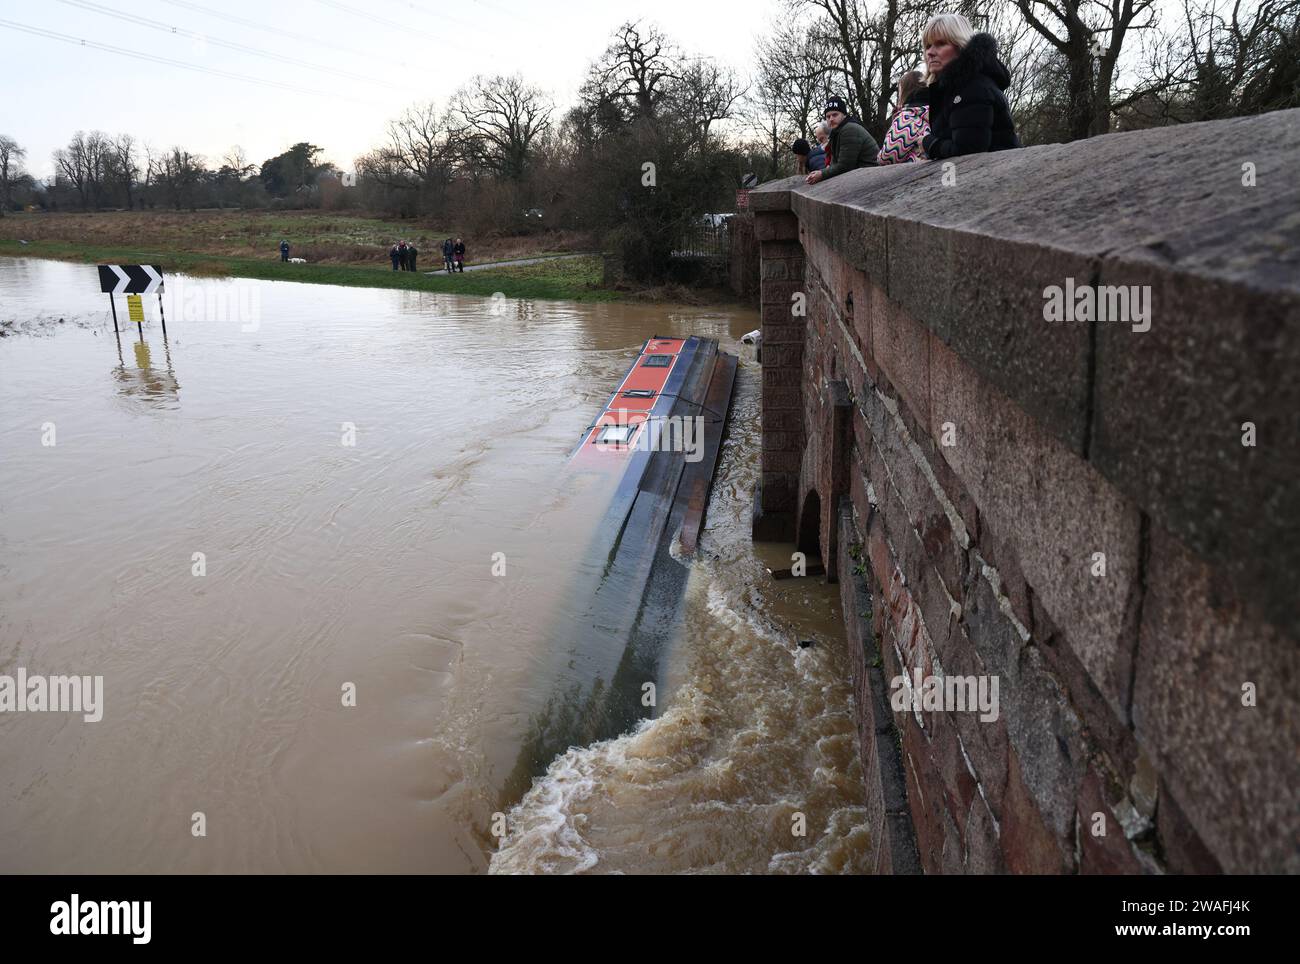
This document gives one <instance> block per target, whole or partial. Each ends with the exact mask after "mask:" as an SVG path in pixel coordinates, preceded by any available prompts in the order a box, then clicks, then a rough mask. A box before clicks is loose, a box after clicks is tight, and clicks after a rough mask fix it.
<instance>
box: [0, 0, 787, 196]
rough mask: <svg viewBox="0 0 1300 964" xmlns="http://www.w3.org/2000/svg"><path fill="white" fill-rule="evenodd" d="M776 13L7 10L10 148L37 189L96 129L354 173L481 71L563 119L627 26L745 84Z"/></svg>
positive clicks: (122, 4) (19, 1) (273, 2)
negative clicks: (412, 111) (391, 130)
mask: <svg viewBox="0 0 1300 964" xmlns="http://www.w3.org/2000/svg"><path fill="white" fill-rule="evenodd" d="M780 9H781V0H749V2H739V0H725V2H713V3H707V2H700V0H655V2H653V3H646V2H644V0H642V2H633V0H599V2H598V0H560V2H556V3H550V4H543V3H536V2H533V3H528V2H522V0H458V2H455V3H448V2H445V0H420V2H414V0H388V2H385V3H374V2H367V0H0V134H7V135H9V136H10V137H13V138H14V139H15V140H17V141H18V143H19V144H20V145H22V146H23V147H25V148H26V149H27V160H26V168H27V170H28V171H29V172H30V173H32V174H33V175H35V176H36V177H39V178H48V177H50V176H52V175H53V172H54V165H53V162H52V161H51V160H50V155H51V153H52V152H53V151H54V150H55V149H56V148H58V147H60V146H62V145H64V144H66V143H67V141H68V138H69V137H71V136H72V134H73V133H74V132H75V131H77V130H86V131H89V130H96V129H97V130H101V131H104V132H105V133H108V134H118V133H123V132H127V133H131V134H133V135H135V137H136V139H137V141H140V142H148V143H150V144H152V145H154V146H155V147H158V148H160V149H161V148H168V147H171V146H173V145H176V146H180V147H184V148H186V149H187V150H190V151H192V152H195V153H198V154H202V155H204V156H205V157H206V158H207V160H208V162H209V163H210V164H214V163H216V162H219V161H220V159H221V157H222V155H223V154H225V153H226V151H227V150H228V149H229V148H230V147H231V146H232V145H234V144H238V145H240V146H242V147H243V148H244V152H245V154H246V155H247V157H248V161H249V162H250V163H253V164H261V162H262V161H264V160H266V159H267V158H269V157H272V156H274V155H275V154H278V153H280V152H281V151H283V150H285V149H286V148H288V147H289V146H290V145H291V144H293V143H294V142H296V141H301V140H309V141H311V142H312V143H314V144H319V145H321V146H322V147H324V148H325V158H326V159H327V160H331V161H333V162H334V163H336V164H338V165H339V166H340V167H342V168H344V169H350V168H351V167H352V160H353V158H355V157H356V156H357V155H359V154H361V153H363V152H365V151H366V150H368V149H370V148H372V147H374V146H376V145H378V144H379V143H380V142H381V141H382V138H383V130H384V124H385V122H386V121H387V120H388V119H389V118H390V117H393V116H395V115H397V114H399V113H401V111H402V110H403V109H404V108H405V107H407V106H408V105H410V104H412V103H416V102H419V101H424V100H428V99H430V98H432V99H434V100H436V101H437V102H438V103H439V104H440V105H441V104H444V103H445V102H446V100H447V98H448V97H449V96H450V95H451V94H452V92H453V91H455V89H456V88H457V87H459V86H460V85H461V84H462V83H464V82H465V81H466V80H468V79H469V78H470V77H472V76H473V75H474V74H476V73H483V74H487V75H489V76H490V75H493V74H497V73H514V72H516V71H517V72H519V73H522V74H523V75H524V77H525V78H527V79H528V80H529V81H530V82H532V83H535V84H537V85H538V86H540V87H542V88H544V89H546V90H548V91H550V92H551V93H552V94H553V95H554V96H555V97H556V99H557V100H558V101H559V103H560V105H561V108H563V107H565V106H568V105H570V104H572V103H573V101H574V100H575V99H576V95H577V90H578V87H579V85H580V84H581V82H582V79H583V76H584V74H585V72H586V69H587V65H588V63H589V62H590V61H591V60H592V59H594V58H595V57H597V56H598V55H599V54H600V53H601V52H602V51H603V50H604V48H605V46H606V44H607V43H608V40H609V37H610V34H611V33H612V32H613V31H614V29H615V28H616V27H618V26H619V24H621V23H623V22H624V21H626V20H637V19H643V20H645V21H647V22H653V23H655V24H657V25H658V26H659V27H660V28H661V29H662V30H663V31H664V32H665V33H666V34H668V36H669V37H671V38H672V39H673V40H674V41H676V42H677V44H678V45H679V46H681V47H682V48H683V49H685V50H686V51H688V52H690V53H693V54H698V55H702V56H709V57H714V58H716V59H717V60H718V61H719V62H720V63H726V64H730V65H732V66H734V67H736V68H737V69H738V70H740V71H742V73H744V72H747V71H748V69H749V66H750V64H751V62H752V56H751V54H752V51H753V48H754V41H755V38H756V37H757V36H758V35H760V34H764V33H766V32H767V28H768V25H769V24H770V22H771V21H772V19H773V18H774V17H775V16H777V14H778V13H779V12H780ZM109 10H112V11H118V12H121V13H122V14H125V15H126V16H127V17H135V18H138V19H137V21H135V22H131V21H130V20H128V19H125V18H124V17H119V16H114V15H112V14H110V13H108V12H107V11H109ZM141 20H143V21H147V22H151V23H152V22H157V23H161V24H164V25H165V26H166V27H167V28H168V29H165V30H159V29H157V28H156V27H154V26H149V25H147V24H146V23H141V22H139V21H141ZM234 20H244V21H249V22H251V23H253V24H257V26H256V27H254V26H250V25H248V24H241V23H237V22H233V21H234ZM381 21H390V22H392V24H390V23H383V22H381ZM396 24H400V27H399V26H397V25H396ZM15 25H21V26H22V27H24V28H32V29H34V30H36V31H37V32H38V33H40V32H49V33H53V34H57V35H60V36H61V37H67V38H73V39H72V40H68V39H58V38H56V37H52V36H48V35H37V34H33V33H30V32H25V31H23V30H20V29H18V28H17V27H16V26H15ZM261 28H266V29H261ZM173 29H174V30H175V32H172V30H173ZM195 34H198V35H202V36H194V35H195ZM82 40H85V41H93V42H95V43H99V44H104V45H108V46H112V47H116V48H120V49H122V50H125V51H130V53H131V54H132V55H140V56H128V55H126V54H123V53H114V52H110V51H107V50H102V49H96V48H94V47H91V46H83V45H82V44H81V43H80V41H82ZM218 41H219V42H220V43H218ZM225 43H229V44H235V45H238V46H240V47H244V48H255V49H256V50H258V51H263V52H266V53H269V54H273V55H274V57H276V58H283V59H272V58H269V57H266V56H262V55H260V54H256V53H252V52H249V51H247V50H235V49H230V48H229V47H227V46H223V45H222V44H225ZM141 57H156V58H161V59H163V60H166V61H176V62H178V63H157V62H150V61H148V60H146V59H141ZM286 60H291V61H298V63H288V62H286ZM181 64H185V65H191V66H194V67H201V68H204V70H205V71H218V72H224V73H225V74H226V75H235V76H221V75H218V74H213V73H206V72H201V71H198V70H192V69H187V67H185V66H181ZM318 67H328V68H331V69H332V70H334V71H337V73H331V72H328V71H323V70H319V69H315V68H318ZM244 78H247V79H244ZM253 81H256V82H253ZM273 84H281V85H287V86H289V87H292V88H300V89H296V90H285V89H281V88H278V87H276V86H272V85H273Z"/></svg>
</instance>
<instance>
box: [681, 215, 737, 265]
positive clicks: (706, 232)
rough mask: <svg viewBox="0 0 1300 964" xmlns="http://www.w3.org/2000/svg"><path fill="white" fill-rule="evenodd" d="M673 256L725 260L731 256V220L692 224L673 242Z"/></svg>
mask: <svg viewBox="0 0 1300 964" xmlns="http://www.w3.org/2000/svg"><path fill="white" fill-rule="evenodd" d="M672 256H673V257H674V258H705V259H709V260H717V261H725V260H726V259H727V258H729V257H730V256H731V221H730V219H728V220H726V221H723V222H721V223H719V224H707V223H701V224H693V225H691V226H690V227H689V228H687V229H686V230H685V231H683V232H682V233H681V235H680V236H678V238H677V241H676V242H675V243H674V244H673V252H672Z"/></svg>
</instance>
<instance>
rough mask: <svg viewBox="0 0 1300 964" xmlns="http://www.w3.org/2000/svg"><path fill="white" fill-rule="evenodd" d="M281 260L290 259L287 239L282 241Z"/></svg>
mask: <svg viewBox="0 0 1300 964" xmlns="http://www.w3.org/2000/svg"><path fill="white" fill-rule="evenodd" d="M280 260H281V261H288V260H289V242H288V241H287V240H285V241H281V242H280Z"/></svg>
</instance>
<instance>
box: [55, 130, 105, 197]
mask: <svg viewBox="0 0 1300 964" xmlns="http://www.w3.org/2000/svg"><path fill="white" fill-rule="evenodd" d="M109 152H110V147H109V140H108V138H107V137H106V136H105V135H104V134H102V133H101V132H99V131H91V132H90V133H89V134H87V133H85V132H83V131H77V133H76V134H74V135H73V136H72V140H70V141H69V142H68V146H67V147H63V148H60V149H59V150H57V151H55V152H54V164H55V169H56V171H57V172H58V174H59V175H61V176H62V177H63V178H64V179H65V180H66V181H67V182H68V183H70V184H71V185H72V186H73V188H74V189H75V190H76V192H77V196H78V198H79V199H80V201H81V207H82V208H83V209H84V208H89V207H91V206H92V205H93V206H94V208H95V209H96V210H98V209H99V207H100V205H101V203H102V201H103V196H104V179H105V175H106V174H107V173H108V170H109V166H110V160H109Z"/></svg>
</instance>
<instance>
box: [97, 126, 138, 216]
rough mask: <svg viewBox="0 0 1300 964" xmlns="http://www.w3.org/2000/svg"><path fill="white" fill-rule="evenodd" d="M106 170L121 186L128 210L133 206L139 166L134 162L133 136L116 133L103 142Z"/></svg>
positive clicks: (134, 146) (134, 145)
mask: <svg viewBox="0 0 1300 964" xmlns="http://www.w3.org/2000/svg"><path fill="white" fill-rule="evenodd" d="M105 152H106V156H107V162H108V165H107V166H108V170H109V173H110V175H111V176H112V178H113V180H115V181H116V182H117V183H118V184H119V185H120V186H121V188H122V194H123V197H124V199H125V200H126V209H127V210H128V211H129V210H131V209H132V208H133V207H134V206H135V194H134V188H135V183H136V179H137V178H138V177H139V175H140V166H139V164H138V163H137V162H136V144H135V138H134V137H132V136H131V135H130V134H118V135H117V137H115V138H113V139H112V140H111V141H108V142H107V143H106V144H105Z"/></svg>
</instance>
